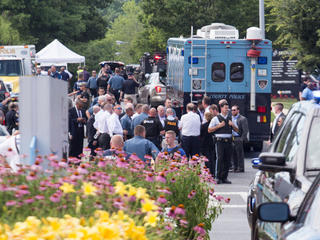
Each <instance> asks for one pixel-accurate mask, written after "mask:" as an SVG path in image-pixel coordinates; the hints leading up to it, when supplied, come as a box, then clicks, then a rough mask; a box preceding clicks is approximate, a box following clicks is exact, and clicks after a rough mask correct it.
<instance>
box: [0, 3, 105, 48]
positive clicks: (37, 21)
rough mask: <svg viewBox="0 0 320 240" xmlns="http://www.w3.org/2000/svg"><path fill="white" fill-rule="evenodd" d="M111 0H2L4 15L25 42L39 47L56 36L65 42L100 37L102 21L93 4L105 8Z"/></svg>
mask: <svg viewBox="0 0 320 240" xmlns="http://www.w3.org/2000/svg"><path fill="white" fill-rule="evenodd" d="M109 2H110V0H107V1H102V0H94V1H90V0H77V1H75V0H72V1H71V0H70V1H63V0H51V1H41V0H31V1H28V0H15V1H13V0H5V1H1V2H0V9H1V10H2V12H3V15H4V16H5V17H6V18H7V19H8V20H9V21H10V22H11V26H12V27H13V28H14V29H16V30H17V31H18V32H19V34H20V36H23V41H24V43H27V44H31V43H33V44H37V49H41V48H42V47H44V46H45V45H47V44H48V43H49V42H50V41H52V40H53V39H55V38H57V39H59V40H60V41H62V42H64V43H73V42H88V41H89V40H93V39H98V38H102V37H103V36H104V33H105V25H106V24H105V22H104V21H103V19H102V17H101V16H100V15H99V14H98V12H97V8H96V6H100V7H106V6H107V4H108V3H109Z"/></svg>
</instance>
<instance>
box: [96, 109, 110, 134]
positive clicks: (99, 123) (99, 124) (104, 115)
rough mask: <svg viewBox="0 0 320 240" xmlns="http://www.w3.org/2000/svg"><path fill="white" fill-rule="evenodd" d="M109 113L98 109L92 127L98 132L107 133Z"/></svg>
mask: <svg viewBox="0 0 320 240" xmlns="http://www.w3.org/2000/svg"><path fill="white" fill-rule="evenodd" d="M110 116H111V115H110V113H109V112H107V111H103V110H100V111H99V112H98V113H97V114H96V116H95V121H94V124H93V126H94V128H95V129H97V131H98V132H99V133H108V134H109V128H108V123H107V121H108V119H109V118H110Z"/></svg>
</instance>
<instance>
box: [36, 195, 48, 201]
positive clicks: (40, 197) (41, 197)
mask: <svg viewBox="0 0 320 240" xmlns="http://www.w3.org/2000/svg"><path fill="white" fill-rule="evenodd" d="M34 198H35V199H37V200H44V198H45V197H44V196H42V195H37V196H35V197H34Z"/></svg>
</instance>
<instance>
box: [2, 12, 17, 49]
mask: <svg viewBox="0 0 320 240" xmlns="http://www.w3.org/2000/svg"><path fill="white" fill-rule="evenodd" d="M0 29H1V31H0V44H1V45H13V44H19V43H20V35H19V32H18V31H17V30H15V29H14V28H12V26H11V23H10V22H9V21H8V20H7V19H6V18H4V17H3V16H0Z"/></svg>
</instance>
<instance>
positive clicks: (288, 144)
mask: <svg viewBox="0 0 320 240" xmlns="http://www.w3.org/2000/svg"><path fill="white" fill-rule="evenodd" d="M304 120H305V115H303V114H301V113H294V114H293V115H292V117H291V118H290V119H288V122H286V124H285V125H284V128H283V131H282V133H281V135H280V138H279V139H278V142H277V143H276V144H277V145H276V148H275V151H276V152H281V153H283V154H284V155H285V156H286V161H287V162H291V161H292V160H293V157H294V156H295V154H296V152H297V150H298V147H299V144H300V137H301V133H302V128H303V125H304Z"/></svg>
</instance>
